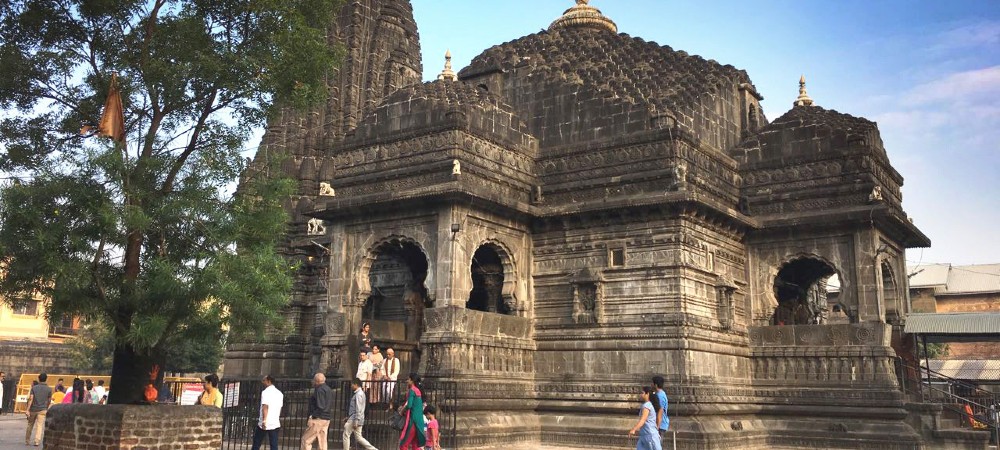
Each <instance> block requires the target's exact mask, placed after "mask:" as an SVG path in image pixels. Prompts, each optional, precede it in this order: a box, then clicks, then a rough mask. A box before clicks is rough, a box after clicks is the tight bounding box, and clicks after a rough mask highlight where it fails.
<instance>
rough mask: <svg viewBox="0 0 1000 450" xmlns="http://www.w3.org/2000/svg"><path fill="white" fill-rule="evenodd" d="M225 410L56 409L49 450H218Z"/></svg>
mask: <svg viewBox="0 0 1000 450" xmlns="http://www.w3.org/2000/svg"><path fill="white" fill-rule="evenodd" d="M221 447H222V410H220V409H218V408H212V407H208V406H161V405H157V406H145V405H56V406H53V407H52V408H51V409H49V413H48V418H47V419H46V420H45V447H44V448H45V450H65V449H75V450H112V449H113V450H132V449H143V450H168V449H169V450H179V449H184V450H218V449H219V448H221Z"/></svg>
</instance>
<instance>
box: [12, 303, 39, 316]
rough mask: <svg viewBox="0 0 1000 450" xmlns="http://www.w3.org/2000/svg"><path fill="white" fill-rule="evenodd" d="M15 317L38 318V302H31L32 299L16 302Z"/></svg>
mask: <svg viewBox="0 0 1000 450" xmlns="http://www.w3.org/2000/svg"><path fill="white" fill-rule="evenodd" d="M14 315H18V316H37V315H38V300H31V299H24V300H16V301H15V302H14Z"/></svg>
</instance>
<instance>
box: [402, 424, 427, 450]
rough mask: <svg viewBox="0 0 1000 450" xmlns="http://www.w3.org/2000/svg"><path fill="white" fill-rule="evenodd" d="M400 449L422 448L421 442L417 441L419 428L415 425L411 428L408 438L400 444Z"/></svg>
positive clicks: (417, 449) (418, 449) (412, 449)
mask: <svg viewBox="0 0 1000 450" xmlns="http://www.w3.org/2000/svg"><path fill="white" fill-rule="evenodd" d="M399 450H422V449H421V448H420V444H418V443H417V430H415V429H414V428H413V427H410V428H409V432H408V433H406V440H404V441H403V444H402V445H400V446H399Z"/></svg>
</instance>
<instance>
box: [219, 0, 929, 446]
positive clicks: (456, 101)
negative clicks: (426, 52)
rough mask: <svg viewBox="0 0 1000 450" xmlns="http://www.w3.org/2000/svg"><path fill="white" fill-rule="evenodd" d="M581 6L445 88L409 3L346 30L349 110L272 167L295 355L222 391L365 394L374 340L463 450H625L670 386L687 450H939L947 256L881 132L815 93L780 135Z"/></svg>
mask: <svg viewBox="0 0 1000 450" xmlns="http://www.w3.org/2000/svg"><path fill="white" fill-rule="evenodd" d="M576 3H577V4H576V5H575V6H572V5H567V6H572V8H570V9H569V10H567V11H565V13H563V15H562V16H560V15H559V12H560V11H558V10H557V11H553V14H552V15H553V17H558V18H557V19H556V20H555V21H554V22H553V23H552V24H551V25H550V26H548V27H547V29H544V30H543V31H540V32H538V33H536V34H532V35H529V36H524V37H521V38H518V39H515V40H513V41H510V42H507V43H504V44H500V45H497V46H494V47H491V48H489V49H486V50H485V51H483V52H482V54H480V55H479V56H477V57H476V58H475V59H474V60H473V61H472V63H471V65H469V66H468V67H466V68H464V69H462V70H460V71H459V72H458V73H457V74H456V73H455V72H454V71H452V69H451V67H450V59H449V60H448V63H447V66H446V68H445V70H444V71H443V72H442V73H441V76H440V77H439V78H440V79H438V80H436V81H433V82H429V83H423V82H421V73H422V63H421V58H420V41H419V34H418V32H417V24H416V23H415V22H414V19H413V14H412V7H411V5H410V2H409V1H406V0H351V1H349V2H347V3H346V5H345V6H344V9H343V11H342V12H341V13H340V16H339V19H338V20H337V22H336V23H335V24H334V25H333V27H332V30H333V32H332V33H331V37H330V39H331V44H339V45H342V46H343V48H344V49H345V50H346V54H345V57H344V61H343V64H342V66H341V67H340V68H339V69H338V71H337V72H336V73H335V74H333V75H332V76H331V77H330V90H331V95H330V98H329V100H328V101H327V103H326V104H325V105H324V106H323V107H321V108H316V109H315V110H313V111H311V112H308V113H291V112H289V113H285V114H284V115H283V116H281V117H279V118H276V119H274V120H272V122H271V123H270V125H269V128H268V129H267V132H266V134H265V136H264V139H263V142H262V145H261V149H260V151H259V153H258V156H257V158H258V159H263V158H266V157H268V156H269V155H284V156H286V157H287V158H286V159H285V161H284V170H285V171H286V172H287V173H288V174H289V175H291V176H293V177H295V178H297V179H298V180H299V186H300V188H299V192H298V195H296V196H295V197H294V198H293V199H292V200H291V201H290V203H289V208H290V209H291V210H292V211H293V219H292V223H291V224H290V226H289V232H288V236H287V240H286V245H285V247H284V248H285V251H286V252H287V255H288V257H289V258H291V259H293V260H295V261H298V262H300V263H301V269H300V272H299V274H298V276H297V279H296V284H295V286H294V291H293V298H292V302H291V305H290V307H289V308H288V310H287V318H288V321H289V323H290V325H291V326H290V327H288V330H289V331H288V333H289V334H288V335H277V334H274V333H272V335H271V336H270V337H269V338H268V339H267V340H265V341H264V342H256V343H234V344H232V345H230V347H229V349H228V351H227V353H226V375H227V376H255V377H256V376H258V375H259V374H262V373H271V374H274V375H276V376H279V377H285V378H289V377H296V378H304V377H307V376H308V375H309V374H310V373H311V372H313V371H317V370H319V371H324V372H326V373H327V374H331V375H333V376H335V377H343V378H347V377H351V376H353V374H354V371H355V368H356V365H357V349H358V348H359V344H358V339H357V335H358V330H359V328H360V326H361V324H362V323H363V322H371V323H372V325H373V332H374V334H375V339H376V342H377V343H380V344H382V345H383V346H392V347H394V348H395V350H396V352H397V355H399V356H401V358H402V360H403V362H404V370H403V373H406V372H407V371H408V370H415V371H419V372H420V373H422V374H423V375H424V376H425V377H429V378H432V379H443V380H456V381H458V382H460V386H461V388H460V390H459V395H460V396H461V399H460V403H459V404H460V405H461V406H460V408H461V409H460V412H459V415H458V422H459V424H458V434H459V438H460V441H461V442H462V445H463V447H464V448H470V447H495V448H504V447H507V446H509V445H511V444H513V443H518V442H520V443H523V444H527V445H528V446H531V445H533V444H534V445H543V444H558V445H568V446H573V445H579V446H591V447H593V446H596V447H599V448H627V447H628V442H627V440H626V438H625V431H626V430H627V429H628V427H629V426H630V425H631V424H632V423H633V421H634V420H635V413H636V411H637V408H638V403H637V392H638V387H639V386H640V385H647V384H648V383H649V380H650V377H651V376H652V375H653V374H662V375H663V376H664V377H665V378H666V381H667V392H668V394H669V396H670V401H671V405H670V415H671V419H672V421H671V426H672V428H673V429H675V430H676V431H677V433H678V441H679V443H680V444H681V445H679V447H680V448H704V449H717V448H718V449H724V448H725V449H729V448H761V449H763V448H878V449H912V448H942V447H939V446H938V444H940V443H941V442H939V441H935V440H934V439H940V438H939V437H935V436H938V435H937V434H935V432H934V430H930V429H927V427H926V426H921V425H920V424H921V423H922V422H920V420H919V418H917V419H914V417H913V415H912V414H909V415H908V410H907V408H905V402H904V396H903V394H902V393H901V392H900V390H899V387H898V382H897V375H896V373H895V369H894V366H893V361H894V358H895V357H896V354H897V350H894V348H895V349H901V348H902V347H904V346H903V345H902V344H900V343H901V342H905V341H903V340H902V339H901V328H900V320H901V318H902V317H904V316H905V314H906V313H907V312H908V310H909V299H908V294H907V292H908V290H907V278H906V276H905V268H904V259H905V258H904V251H905V249H906V248H911V247H926V246H929V244H930V242H929V240H928V238H927V237H926V236H924V235H923V234H922V233H921V232H920V231H919V230H918V229H917V228H916V227H914V225H913V224H912V223H911V222H910V220H909V219H908V218H907V216H906V214H905V213H904V212H903V209H902V206H901V200H902V199H901V195H900V186H901V185H902V183H903V178H902V177H901V176H900V174H899V173H898V172H897V171H896V170H894V169H893V167H892V166H891V164H890V163H889V159H888V157H887V155H886V151H885V149H884V148H883V145H882V140H881V138H880V136H879V131H878V128H877V126H876V124H875V123H873V122H871V121H868V120H866V119H863V118H859V117H853V116H850V115H847V114H843V113H840V112H837V111H832V110H828V109H824V108H822V107H821V106H818V105H816V104H814V103H813V100H812V99H810V98H809V96H808V94H807V93H806V90H805V82H804V80H802V82H801V84H800V96H799V98H798V100H796V102H795V104H794V106H792V108H791V109H790V110H788V111H787V112H785V113H784V114H782V115H781V116H780V117H778V118H777V119H774V120H768V119H767V117H766V116H765V114H764V111H762V109H761V107H760V104H759V101H760V100H761V99H762V98H763V97H762V96H761V95H760V93H758V92H757V91H756V89H755V88H754V85H753V83H752V82H751V80H750V77H749V76H748V74H747V73H746V72H744V71H742V70H739V69H736V68H734V67H732V66H729V65H722V64H719V63H717V62H715V61H713V60H707V59H704V58H702V57H699V56H695V55H690V54H688V53H686V52H684V51H681V50H675V49H672V48H671V47H669V46H663V45H660V44H657V43H654V42H648V41H644V40H642V39H640V38H636V37H632V36H629V35H627V34H622V33H619V32H618V30H617V26H616V25H615V23H614V22H613V21H612V19H610V18H608V17H606V16H604V15H603V14H602V13H601V12H600V11H599V10H598V9H596V8H595V7H594V6H592V5H589V4H588V2H587V1H585V0H578V1H577V2H576ZM540 25H544V24H540ZM790 81H793V82H794V78H792V80H790ZM792 87H794V83H792V86H790V88H792ZM833 276H836V277H838V278H839V282H840V294H839V297H838V299H839V300H838V301H839V303H837V304H835V305H832V307H830V306H828V305H827V302H826V295H825V286H826V283H827V280H828V279H830V278H831V277H833ZM900 351H902V350H900ZM935 442H937V443H935ZM942 442H943V441H942ZM942 445H943V444H942Z"/></svg>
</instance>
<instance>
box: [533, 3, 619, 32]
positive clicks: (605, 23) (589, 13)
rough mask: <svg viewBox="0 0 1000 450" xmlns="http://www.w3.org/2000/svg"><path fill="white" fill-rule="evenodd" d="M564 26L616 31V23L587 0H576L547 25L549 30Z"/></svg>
mask: <svg viewBox="0 0 1000 450" xmlns="http://www.w3.org/2000/svg"><path fill="white" fill-rule="evenodd" d="M566 28H587V29H591V30H601V31H610V32H612V33H617V32H618V25H615V22H614V21H613V20H611V19H609V18H607V17H606V16H605V15H604V14H601V10H599V9H597V8H595V7H593V6H590V1H589V0H576V6H574V7H572V8H570V9H567V10H566V12H565V13H563V15H562V17H560V18H558V19H556V20H555V21H554V22H552V25H549V31H556V30H561V29H566Z"/></svg>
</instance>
